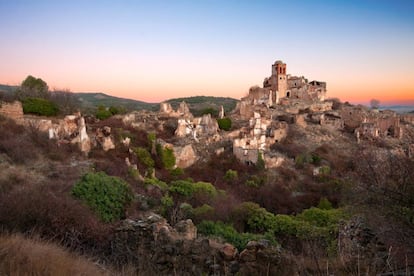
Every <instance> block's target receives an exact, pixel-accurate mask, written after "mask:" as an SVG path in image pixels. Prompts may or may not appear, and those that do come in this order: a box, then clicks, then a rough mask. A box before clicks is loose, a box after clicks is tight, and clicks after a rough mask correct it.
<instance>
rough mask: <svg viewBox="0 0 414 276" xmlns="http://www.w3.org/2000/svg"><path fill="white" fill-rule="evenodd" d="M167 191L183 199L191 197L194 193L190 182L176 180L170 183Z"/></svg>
mask: <svg viewBox="0 0 414 276" xmlns="http://www.w3.org/2000/svg"><path fill="white" fill-rule="evenodd" d="M169 191H170V192H171V193H176V194H179V195H182V196H185V197H191V196H192V195H193V193H194V185H193V182H192V181H188V180H176V181H172V182H171V183H170V189H169Z"/></svg>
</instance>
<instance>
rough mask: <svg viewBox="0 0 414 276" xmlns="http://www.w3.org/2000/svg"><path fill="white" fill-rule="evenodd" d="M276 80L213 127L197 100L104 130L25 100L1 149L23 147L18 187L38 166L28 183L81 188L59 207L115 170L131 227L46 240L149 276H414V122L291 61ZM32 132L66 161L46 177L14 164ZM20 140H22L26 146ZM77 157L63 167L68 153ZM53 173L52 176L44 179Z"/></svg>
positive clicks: (9, 122) (4, 114) (7, 165)
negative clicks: (89, 181) (36, 110)
mask: <svg viewBox="0 0 414 276" xmlns="http://www.w3.org/2000/svg"><path fill="white" fill-rule="evenodd" d="M270 69H271V70H270V76H269V77H266V78H264V81H263V84H262V85H261V86H252V87H251V88H250V89H249V90H248V95H247V96H245V97H243V98H241V99H240V100H239V101H238V102H237V106H236V107H235V108H234V109H233V110H231V111H225V109H224V108H223V107H221V108H220V109H219V110H217V113H216V114H213V113H212V112H205V113H204V114H202V115H200V116H195V115H193V112H192V110H191V109H190V107H189V105H188V104H187V103H186V102H185V101H183V102H181V103H180V104H179V106H178V107H176V108H173V106H172V105H171V104H170V103H168V102H163V103H160V108H159V111H149V110H135V111H132V112H128V113H125V114H116V115H114V116H112V117H110V118H108V119H104V120H99V119H97V118H96V117H95V116H93V115H91V114H82V113H81V112H80V111H79V112H75V113H73V114H69V115H68V114H65V115H61V116H54V117H45V116H36V115H33V114H27V112H24V106H23V105H24V104H22V101H17V100H16V101H9V102H6V101H4V102H1V103H0V118H1V122H2V129H1V132H3V134H2V135H0V136H1V137H3V138H1V137H0V142H1V143H3V142H4V141H6V140H7V139H9V140H7V141H8V142H7V143H9V144H7V143H6V142H4V144H0V145H1V146H0V149H1V152H2V155H1V156H2V157H1V158H0V165H1V166H2V167H1V168H2V170H3V172H4V177H6V176H7V175H11V171H12V170H14V168H15V167H14V166H23V165H19V164H26V165H25V166H26V167H24V168H26V169H27V172H25V175H26V177H23V179H25V178H26V179H31V178H30V177H31V176H30V175H42V177H36V179H37V180H36V181H39V183H40V181H44V182H46V183H49V182H50V183H52V182H53V181H55V180H54V179H57V178H59V179H62V180H60V181H67V182H68V183H66V182H65V183H66V184H64V185H66V186H65V187H67V188H65V189H61V190H59V194H58V195H57V193H58V192H57V190H56V189H55V188H53V192H50V195H52V194H53V195H54V196H48V198H50V200H52V199H51V198H54V197H56V198H59V196H62V197H63V198H65V200H66V199H67V200H69V201H70V200H74V199H72V198H73V196H72V195H73V194H74V192H72V194H71V193H69V192H67V190H71V189H72V186H73V185H74V183H77V179H73V178H75V176H79V175H82V174H83V173H91V174H94V173H97V172H101V171H102V172H105V173H106V174H108V175H110V176H113V177H119V178H122V179H124V180H125V181H126V182H127V183H128V185H129V186H130V187H132V188H131V189H132V191H133V197H132V198H133V200H131V202H132V203H130V205H127V204H126V205H125V206H124V207H125V208H126V209H125V210H124V212H123V213H122V215H121V216H120V217H119V218H117V219H115V220H111V219H110V220H107V221H106V223H108V221H109V222H111V223H112V224H102V225H105V226H100V227H101V229H107V228H108V229H110V230H108V233H111V234H108V235H107V236H105V238H103V236H101V237H99V238H96V237H95V236H94V235H97V234H90V236H88V237H87V238H85V237H84V236H83V234H81V233H82V231H83V230H79V231H77V232H76V231H75V230H74V232H76V233H78V234H77V235H78V236H76V237H75V236H70V235H72V234H73V233H74V232H73V233H72V232H70V233H72V234H65V235H68V236H70V239H71V242H69V241H68V240H67V239H68V236H65V235H63V234H62V235H60V234H56V235H55V236H53V235H52V234H50V233H49V232H47V231H43V230H42V231H43V232H41V233H40V236H42V237H45V238H50V239H52V236H53V237H58V238H57V239H60V240H59V242H60V241H63V242H61V243H62V244H65V245H68V248H71V250H72V249H73V250H74V251H75V252H82V253H84V252H86V253H87V254H90V255H92V256H95V257H97V258H98V259H99V260H100V261H101V262H102V263H105V262H106V263H108V264H110V265H111V266H115V267H117V266H119V265H126V264H130V265H132V266H134V267H135V268H136V270H135V271H138V272H141V273H143V274H145V273H150V274H154V275H308V274H325V273H326V274H328V275H330V274H331V273H332V274H338V275H345V274H352V273H354V274H355V273H357V272H358V274H359V273H360V272H361V273H364V274H367V275H371V274H377V273H379V274H380V273H391V272H392V273H394V272H401V271H403V272H404V273H405V272H406V271H411V272H413V271H414V269H413V266H414V261H413V260H414V245H413V242H414V241H413V236H414V235H410V233H412V232H413V231H414V227H413V223H414V211H413V210H414V209H413V208H414V206H413V205H412V202H413V197H412V194H413V193H412V192H411V191H414V188H413V187H412V186H413V183H412V179H413V178H412V176H413V175H412V171H413V170H412V167H410V166H411V165H412V164H413V162H414V116H413V114H397V113H396V112H393V111H390V110H378V109H376V108H369V107H366V106H362V105H351V104H349V103H342V102H340V101H339V100H338V99H333V98H329V97H328V87H329V86H328V85H327V83H326V82H324V81H320V80H312V81H308V79H306V78H305V77H304V76H295V75H291V74H289V71H288V66H287V64H286V63H284V62H282V61H280V60H278V61H276V62H275V63H274V64H272V65H271V68H270ZM6 126H7V129H6ZM12 126H13V127H12ZM20 128H22V129H26V130H25V131H27V133H29V132H30V133H34V132H35V133H38V134H36V135H37V136H36V137H38V138H37V140H36V141H37V142H36V143H38V144H39V145H43V144H44V143H49V144H48V145H54V146H48V147H49V149H50V150H48V151H56V153H55V155H54V156H55V157H54V158H55V159H53V158H52V159H50V160H49V159H47V158H46V157H44V159H42V161H41V162H43V163H42V164H43V165H35V164H37V163H36V162H39V163H40V161H36V160H38V159H35V157H33V161H30V162H29V164H27V162H28V161H27V160H31V159H27V158H30V156H31V155H26V157H24V158H23V157H22V158H20V157H19V158H20V159H19V158H17V157H16V158H17V159H16V160H17V161H14V159H13V153H14V154H15V155H16V152H15V150H14V151H13V150H10V148H8V146H7V145H11V144H13V143H17V141H21V140H22V139H23V138H19V139H17V138H16V139H14V138H13V137H23V136H22V134H21V133H26V132H24V130H22V129H20ZM8 129H10V131H12V129H18V130H16V132H15V134H13V135H16V136H13V135H12V132H10V133H9V134H10V135H9V134H7V133H8ZM28 135H29V134H28ZM12 136H13V137H12ZM28 137H29V136H28ZM30 137H32V136H30ZM39 137H40V138H39ZM2 139H3V140H2ZM13 139H14V140H13ZM2 141H3V142H2ZM13 141H14V142H13ZM33 141H34V140H33ZM19 143H20V142H19ZM21 143H23V142H21ZM39 147H40V146H39ZM68 147H69V148H70V149H71V150H70V151H66V153H65V154H66V155H65V157H64V158H62V159H61V160H60V161H59V158H58V157H56V156H57V153H58V152H60V151H61V150H62V149H64V148H68ZM13 148H19V146H13ZM22 148H25V146H22ZM73 149H77V150H73ZM7 155H8V157H7V158H6V157H5V156H7ZM16 156H19V155H16ZM45 156H46V155H45ZM25 159H27V160H25ZM19 160H20V161H19ZM45 160H49V161H45ZM19 162H21V163H19ZM44 162H46V163H47V162H49V163H47V164H50V165H49V169H47V170H46V171H47V173H46V172H44V170H43V169H42V171H41V169H39V168H43V167H42V166H45V165H44V164H45V163H44ZM16 164H17V165H16ZM62 168H66V169H62ZM26 169H22V171H25V170H26ZM71 170H75V171H76V173H75V174H72V175H69V174H68V173H69V171H71ZM29 172H30V173H29ZM58 172H59V173H58ZM2 174H3V173H2ZM10 179H14V178H12V177H11V176H10ZM64 179H66V180H64ZM69 180H72V182H70V181H69ZM1 181H3V180H1ZM1 181H0V183H3V182H5V181H6V180H4V181H3V182H1ZM10 181H12V180H10ZM13 181H14V180H13ZM19 181H20V182H19V183H23V182H24V181H23V180H19ZM36 181H34V182H36ZM48 181H49V182H48ZM69 182H70V183H69ZM36 183H37V182H36ZM42 183H43V182H42ZM189 183H190V184H189ZM13 185H14V184H13ZM16 185H17V184H16ZM19 185H24V184H19ZM42 185H43V184H42ZM62 185H63V184H62ZM42 187H44V186H42ZM51 187H52V186H51ZM200 187H201V188H200ZM8 189H10V190H12V191H14V192H13V193H14V194H19V193H21V194H19V195H21V197H22V198H25V197H26V196H27V195H26V194H24V193H23V192H22V191H23V190H18V189H17V188H16V190H13V188H8ZM0 190H1V189H0ZM4 190H5V191H6V188H4ZM13 193H10V195H13ZM60 193H62V194H60ZM10 197H11V196H10ZM10 197H9V198H10ZM6 199H7V198H6V197H4V198H0V202H3V203H0V209H3V210H17V209H18V208H17V207H15V205H13V204H15V203H13V204H12V203H10V202H12V201H11V200H6ZM19 200H20V201H24V200H23V199H19ZM19 200H18V201H19ZM7 202H9V203H7ZM13 202H16V201H13ZM59 202H60V201H59ZM62 202H63V201H62ZM65 202H66V201H65ZM70 202H72V201H70ZM76 202H77V201H76ZM1 204H3V205H1ZM7 204H9V205H7ZM42 204H43V203H42ZM56 204H60V203H56ZM13 206H14V207H13ZM82 206H83V205H82ZM85 206H86V205H85ZM111 206H112V205H111ZM39 208H40V207H39ZM82 208H87V207H82ZM91 208H92V210H94V209H93V207H91ZM29 209H30V208H29ZM40 209H41V208H40ZM50 209H54V207H53V208H49V210H50ZM74 210H76V208H75V209H74ZM9 212H10V211H9ZM16 212H17V211H16ZM22 212H23V211H22ZM25 212H26V211H25ZM48 214H49V213H48ZM60 215H61V214H59V216H60ZM68 215H70V212H69V214H68ZM24 216H26V213H19V214H18V217H24ZM27 216H28V215H27ZM39 216H40V215H39ZM45 216H46V215H45ZM94 219H95V218H94ZM12 221H13V219H11V218H9V217H8V216H7V214H0V224H1V225H4V227H5V229H6V230H10V231H12V230H11V229H13V231H14V230H15V229H20V228H19V227H23V226H21V225H23V223H22V224H21V225H20V226H19V225H17V224H15V223H12ZM33 221H36V220H30V222H29V221H28V222H25V224H24V225H25V227H26V225H31V224H30V223H35V222H33ZM50 221H53V223H55V221H59V220H58V219H57V220H53V219H50ZM61 221H67V222H68V221H71V220H69V219H68V220H61ZM94 221H95V220H94ZM97 221H98V220H97ZM378 221H381V222H378ZM384 221H386V222H384ZM48 223H49V222H48ZM50 223H51V225H52V224H53V223H52V222H50ZM68 223H69V222H68ZM99 223H101V222H96V223H95V224H94V225H101V224H99ZM81 224H82V223H81V222H79V225H81ZM8 225H9V226H8ZM10 225H11V226H10ZM79 225H76V226H73V227H74V228H73V229H77V228H76V227H80V226H79ZM108 225H110V227H109V226H108ZM207 226H208V227H207ZM285 226H286V227H285ZM7 227H10V229H9V228H7ZM88 227H89V224H88ZM91 227H92V226H91ZM226 227H227V228H226ZM63 228H64V227H63ZM63 228H62V229H63ZM21 229H23V230H21V231H22V232H24V231H27V232H30V231H32V230H30V229H26V228H21ZM33 229H37V226H36V225H33ZM39 229H40V228H39ZM49 229H52V228H51V227H49ZM56 229H60V227H57V228H56ZM217 229H220V231H219V230H217ZM223 229H224V230H223ZM229 229H232V230H229ZM216 230H217V231H216ZM33 231H34V230H33ZM39 231H40V230H39ZM231 231H233V232H231ZM97 232H99V231H97ZM97 232H96V233H97ZM213 232H214V233H213ZM229 232H231V233H232V234H228V235H226V233H229ZM66 233H69V232H66ZM88 233H89V232H88ZM59 235H60V236H59ZM73 235H74V234H73ZM88 235H89V234H88ZM239 237H240V238H239ZM98 244H101V245H100V246H102V248H103V249H102V248H101V247H99V246H97V245H98ZM71 246H72V247H71ZM91 248H92V249H91ZM99 248H101V249H99ZM111 256H112V257H111ZM111 258H112V260H111ZM0 260H1V250H0ZM103 260H105V261H103ZM108 260H110V261H108ZM114 260H116V261H114ZM410 269H412V270H410ZM341 273H342V274H341ZM0 274H2V273H1V270H0ZM383 275H391V274H383ZM399 275H400V274H399ZM401 275H402V274H401ZM407 275H408V274H407Z"/></svg>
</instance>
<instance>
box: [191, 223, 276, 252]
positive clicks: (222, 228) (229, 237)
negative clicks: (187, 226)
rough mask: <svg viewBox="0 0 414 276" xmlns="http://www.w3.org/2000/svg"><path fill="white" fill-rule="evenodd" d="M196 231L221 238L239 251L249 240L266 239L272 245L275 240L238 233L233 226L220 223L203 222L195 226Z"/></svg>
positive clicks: (266, 236) (269, 237) (265, 236)
mask: <svg viewBox="0 0 414 276" xmlns="http://www.w3.org/2000/svg"><path fill="white" fill-rule="evenodd" d="M197 231H198V233H200V234H202V235H206V236H213V237H219V238H222V239H224V240H225V241H226V242H229V243H231V244H233V245H234V246H235V247H236V248H237V249H238V250H239V251H242V250H243V249H244V248H245V247H246V245H247V243H248V242H249V241H251V240H261V239H268V240H270V241H271V242H272V243H275V240H274V239H273V238H272V237H271V236H269V235H257V234H252V233H239V232H237V231H236V229H234V227H233V226H231V225H228V224H225V223H223V222H221V221H217V222H213V221H207V220H204V221H202V222H201V223H199V224H198V225H197Z"/></svg>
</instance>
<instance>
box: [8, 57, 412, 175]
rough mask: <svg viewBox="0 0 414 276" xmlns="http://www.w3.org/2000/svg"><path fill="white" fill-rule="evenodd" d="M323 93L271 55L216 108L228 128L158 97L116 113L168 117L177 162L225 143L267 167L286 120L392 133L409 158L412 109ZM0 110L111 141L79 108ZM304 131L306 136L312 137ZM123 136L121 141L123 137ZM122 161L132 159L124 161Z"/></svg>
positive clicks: (185, 163) (86, 144) (145, 124)
mask: <svg viewBox="0 0 414 276" xmlns="http://www.w3.org/2000/svg"><path fill="white" fill-rule="evenodd" d="M326 96H327V84H326V82H323V81H316V80H313V81H310V82H309V81H308V80H307V79H306V78H305V77H303V76H301V77H298V76H293V75H290V74H287V65H286V63H283V62H282V61H280V60H278V61H276V62H275V63H274V64H273V65H272V66H271V75H270V77H266V78H265V79H264V81H263V87H259V86H253V87H251V88H250V90H249V93H248V95H247V96H246V97H243V98H242V99H240V102H239V103H238V104H237V106H236V108H235V110H233V111H232V112H231V113H230V114H224V109H223V107H222V108H221V110H220V112H219V118H223V117H225V116H228V117H230V118H231V119H232V120H233V122H234V125H236V126H237V129H236V128H235V127H233V129H232V130H231V131H229V132H223V131H220V129H219V126H218V124H217V121H216V120H215V119H214V118H212V117H211V115H210V114H207V115H203V116H202V117H194V116H193V115H192V114H191V112H190V109H189V107H188V106H187V104H186V103H185V102H182V103H181V104H180V106H179V107H178V109H177V110H174V109H173V108H172V106H171V104H169V103H166V102H164V103H161V104H160V110H159V112H150V111H145V110H143V111H134V112H131V113H129V114H126V115H118V116H122V121H123V122H124V123H125V124H126V125H131V126H133V127H135V128H142V129H145V130H147V131H156V130H162V129H163V125H164V124H165V123H166V122H167V121H168V120H169V119H170V118H174V119H175V120H176V121H177V128H176V130H175V135H176V137H177V138H179V139H176V140H175V143H173V144H172V143H167V142H165V141H160V142H161V143H162V144H163V145H164V147H169V148H171V149H173V150H174V154H175V155H176V158H177V166H178V167H180V168H186V167H189V166H191V165H192V164H194V163H195V162H196V161H197V160H199V159H200V158H202V157H203V156H205V155H206V154H209V151H214V152H215V153H216V154H219V153H220V152H222V151H224V149H225V148H224V147H225V146H227V147H231V148H232V151H233V153H234V155H235V156H236V157H237V158H238V159H239V160H241V161H243V162H246V163H252V164H255V163H256V162H257V160H258V159H259V156H260V158H263V160H264V161H265V165H266V168H274V167H278V166H279V165H280V164H281V163H282V162H284V161H285V158H284V157H283V156H282V155H280V154H278V153H277V152H274V151H272V150H271V149H270V147H271V146H272V145H273V144H275V143H278V142H280V141H282V140H283V139H284V138H285V137H286V135H287V133H288V131H289V127H290V126H292V125H297V126H300V127H301V128H303V129H306V128H307V127H309V128H311V129H312V128H315V129H321V128H327V129H330V130H332V131H342V130H344V129H347V130H348V131H352V132H353V133H354V136H355V139H356V141H358V142H359V141H361V140H373V139H376V138H379V137H381V138H389V139H396V140H398V141H401V148H399V150H400V151H401V152H402V153H404V154H406V155H408V156H410V157H412V156H413V155H414V144H413V143H412V141H411V143H410V141H409V139H408V140H407V139H403V138H404V129H405V128H407V127H412V124H413V123H414V118H413V116H410V115H399V114H397V113H396V112H394V111H390V110H384V111H379V110H376V109H375V110H372V109H370V108H368V107H365V106H361V105H359V106H353V105H350V104H343V103H339V102H338V101H337V100H332V99H326ZM0 114H1V115H3V116H6V117H10V118H12V119H14V120H16V122H19V123H21V124H25V125H32V126H35V127H36V128H38V129H39V130H40V131H44V132H47V133H48V136H49V139H55V140H56V141H57V143H75V144H78V145H79V149H80V151H82V152H84V153H85V154H87V153H88V152H89V151H90V149H91V147H97V146H99V147H102V148H103V150H104V151H108V150H111V149H113V148H114V147H115V143H114V141H113V137H112V136H111V129H110V127H103V128H102V129H101V128H99V129H96V130H94V131H93V132H91V130H90V129H89V128H88V126H87V124H86V123H85V119H84V118H83V117H82V115H81V114H80V113H77V114H73V115H69V116H66V117H65V118H63V119H61V120H50V119H39V118H35V117H30V116H24V115H23V109H22V106H21V103H19V102H14V103H3V104H2V105H1V107H0ZM410 131H411V130H410ZM308 138H309V139H311V136H310V137H308ZM318 139H324V140H326V141H329V140H330V139H334V137H330V136H322V137H321V138H318ZM405 140H407V141H405ZM326 141H325V142H326ZM332 142H334V141H332ZM123 143H125V144H128V139H126V140H125V141H123ZM126 164H127V165H128V166H133V164H130V162H129V160H126Z"/></svg>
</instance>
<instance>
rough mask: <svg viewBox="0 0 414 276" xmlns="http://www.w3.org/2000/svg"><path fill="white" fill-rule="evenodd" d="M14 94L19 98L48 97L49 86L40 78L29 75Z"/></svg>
mask: <svg viewBox="0 0 414 276" xmlns="http://www.w3.org/2000/svg"><path fill="white" fill-rule="evenodd" d="M16 96H17V98H18V99H19V100H23V99H26V98H42V99H48V98H49V97H50V93H49V87H48V86H47V83H46V82H45V81H44V80H42V79H41V78H35V77H33V76H31V75H29V76H27V78H26V79H25V80H24V81H23V82H22V84H21V86H20V89H18V90H17V91H16Z"/></svg>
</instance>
